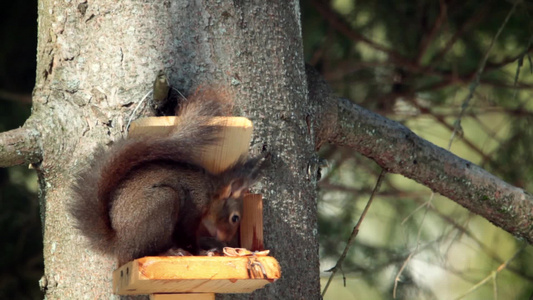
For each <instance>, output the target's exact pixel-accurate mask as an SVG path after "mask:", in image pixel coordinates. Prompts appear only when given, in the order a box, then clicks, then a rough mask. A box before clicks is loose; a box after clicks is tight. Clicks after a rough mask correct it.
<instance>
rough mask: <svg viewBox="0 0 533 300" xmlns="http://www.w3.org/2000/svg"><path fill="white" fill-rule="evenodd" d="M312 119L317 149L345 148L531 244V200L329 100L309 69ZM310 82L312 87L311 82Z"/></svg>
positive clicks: (400, 130) (397, 127)
mask: <svg viewBox="0 0 533 300" xmlns="http://www.w3.org/2000/svg"><path fill="white" fill-rule="evenodd" d="M307 73H308V77H309V79H308V80H309V83H310V89H309V93H310V96H309V97H310V99H311V101H312V103H321V104H320V108H321V110H319V111H318V115H317V118H316V121H315V123H316V130H317V133H316V137H317V145H320V144H322V143H325V142H331V143H333V144H335V145H337V146H346V147H350V148H352V149H355V150H356V151H357V152H360V153H361V154H363V155H365V156H366V157H369V158H371V159H373V160H374V161H376V163H378V164H379V165H380V166H381V167H383V168H384V169H386V170H387V171H388V172H392V173H399V174H402V175H404V176H406V177H408V178H411V179H414V180H415V181H417V182H419V183H421V184H423V185H425V186H427V187H429V188H431V189H432V190H433V191H435V192H437V193H440V194H442V195H444V196H446V197H448V198H450V199H452V200H454V201H455V202H457V203H458V204H460V205H462V206H464V207H465V208H467V209H468V210H470V211H471V212H473V213H476V214H478V215H480V216H482V217H484V218H485V219H487V220H489V221H490V222H492V223H494V224H495V225H496V226H498V227H501V228H502V229H504V230H506V231H507V232H509V233H511V234H513V235H514V236H516V237H517V238H520V239H525V240H527V241H528V242H529V243H530V244H533V196H532V195H531V194H529V193H527V192H525V191H524V190H522V189H520V188H517V187H514V186H512V185H510V184H508V183H506V182H504V181H503V180H501V179H499V178H497V177H496V176H494V175H492V174H490V173H489V172H487V171H485V170H483V169H482V168H480V167H479V166H477V165H475V164H473V163H471V162H469V161H467V160H464V159H462V158H460V157H458V156H456V155H454V154H453V153H451V152H449V151H447V150H445V149H442V148H440V147H438V146H436V145H434V144H432V143H430V142H428V141H427V140H425V139H422V138H420V137H418V136H417V135H415V134H414V133H413V132H412V131H411V130H409V129H408V128H407V127H405V126H403V125H402V124H400V123H398V122H395V121H392V120H389V119H387V118H384V117H382V116H380V115H378V114H376V113H373V112H371V111H368V110H366V109H364V108H362V107H360V106H358V105H355V104H353V103H352V102H351V101H349V100H347V99H338V98H335V97H334V96H333V93H332V92H331V91H330V90H329V88H328V87H327V85H326V83H325V82H324V81H323V80H321V79H320V77H319V76H318V75H317V74H316V72H314V71H313V70H311V69H309V68H308V70H307ZM311 83H312V84H311Z"/></svg>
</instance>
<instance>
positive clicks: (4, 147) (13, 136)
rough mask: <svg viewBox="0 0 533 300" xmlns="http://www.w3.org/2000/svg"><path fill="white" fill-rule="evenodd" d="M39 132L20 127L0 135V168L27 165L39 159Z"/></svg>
mask: <svg viewBox="0 0 533 300" xmlns="http://www.w3.org/2000/svg"><path fill="white" fill-rule="evenodd" d="M39 142H40V137H39V131H38V130H36V129H34V128H28V127H22V128H17V129H13V130H10V131H6V132H2V133H0V167H9V166H15V165H20V164H23V163H26V164H29V163H33V162H36V161H39V160H40V159H41V149H40V148H39Z"/></svg>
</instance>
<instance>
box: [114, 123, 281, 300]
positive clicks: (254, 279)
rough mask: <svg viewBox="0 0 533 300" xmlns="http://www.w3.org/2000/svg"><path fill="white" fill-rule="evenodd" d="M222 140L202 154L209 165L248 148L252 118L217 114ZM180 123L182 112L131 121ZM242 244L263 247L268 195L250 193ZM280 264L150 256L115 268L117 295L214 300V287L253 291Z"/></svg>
mask: <svg viewBox="0 0 533 300" xmlns="http://www.w3.org/2000/svg"><path fill="white" fill-rule="evenodd" d="M211 123H212V124H213V125H216V126H221V127H222V128H223V129H222V130H221V142H220V143H219V144H217V145H213V146H212V147H209V148H207V149H206V151H204V152H203V153H202V154H201V156H200V157H198V159H199V160H200V161H201V164H202V166H203V167H204V168H206V169H207V170H209V171H210V172H212V173H215V174H216V173H219V172H222V171H224V170H225V169H226V168H228V167H229V166H231V165H232V164H233V163H234V162H235V161H236V160H237V159H238V158H239V157H240V156H241V155H243V154H246V153H247V152H248V145H249V143H250V139H251V135H252V129H253V127H252V122H251V121H250V120H248V119H246V118H243V117H215V118H213V120H212V122H211ZM173 126H179V117H149V118H143V119H140V120H137V121H135V122H133V123H132V124H131V127H130V132H129V135H130V137H131V136H139V135H146V134H148V135H155V134H157V135H165V134H169V132H170V131H171V129H172V127H173ZM240 242H241V247H242V248H246V249H248V250H251V251H261V250H264V247H263V201H262V196H261V195H258V194H247V195H245V196H244V201H243V215H242V220H241V225H240ZM280 276H281V269H280V266H279V263H278V262H277V261H276V259H275V258H273V257H270V256H239V257H230V256H147V257H143V258H138V259H135V260H133V261H130V262H128V263H126V264H124V265H123V266H121V267H119V268H118V269H117V270H115V271H114V272H113V292H114V293H115V294H118V295H145V294H150V299H153V300H180V299H189V300H214V299H215V293H251V292H253V291H255V290H256V289H259V288H262V287H264V286H265V285H266V284H268V283H271V282H274V281H276V280H277V279H279V278H280Z"/></svg>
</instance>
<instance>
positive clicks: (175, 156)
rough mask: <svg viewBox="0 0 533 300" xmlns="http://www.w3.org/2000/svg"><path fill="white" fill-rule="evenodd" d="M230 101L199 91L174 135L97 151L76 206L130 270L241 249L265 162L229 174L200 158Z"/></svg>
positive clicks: (76, 190) (92, 238)
mask: <svg viewBox="0 0 533 300" xmlns="http://www.w3.org/2000/svg"><path fill="white" fill-rule="evenodd" d="M227 98H228V97H227V96H224V95H221V94H217V92H215V91H210V90H207V91H201V92H196V93H195V95H193V96H192V97H190V98H189V99H188V101H187V102H186V103H185V104H184V105H182V106H181V107H180V108H179V109H178V116H179V117H180V123H179V125H178V126H176V127H174V128H173V129H172V131H171V132H170V133H169V134H168V135H166V136H138V137H132V138H129V139H123V140H120V141H118V142H116V143H114V144H113V145H112V146H111V147H110V148H109V149H108V150H103V149H99V150H97V152H96V154H95V156H94V159H93V161H92V164H91V166H90V167H89V168H87V169H85V170H83V171H82V172H81V174H79V176H78V178H77V180H76V181H75V184H74V185H73V189H72V190H73V201H72V202H71V203H70V207H69V211H70V214H71V215H72V216H73V217H74V220H75V227H77V228H78V229H79V230H80V232H81V233H82V234H83V235H85V236H86V237H87V238H88V241H89V244H90V246H91V247H92V248H93V249H95V250H97V251H99V252H101V253H104V254H111V255H114V256H116V258H117V259H118V262H119V265H122V264H124V263H126V262H128V261H130V260H133V259H136V258H139V257H143V256H148V255H164V254H168V253H170V254H173V253H178V252H179V251H181V250H185V251H187V252H190V253H193V254H198V253H200V252H201V251H205V250H210V249H213V248H214V249H217V250H218V251H220V249H221V248H222V247H223V246H226V245H228V246H234V247H235V246H237V245H236V243H237V241H238V235H237V231H238V228H239V224H240V219H241V214H242V196H243V192H244V190H246V189H247V188H248V187H250V186H251V185H252V184H253V183H254V182H256V181H257V180H258V179H259V177H260V174H261V173H262V170H263V169H264V166H265V164H264V162H265V156H264V155H263V156H259V157H255V158H247V157H241V158H240V159H239V160H238V161H237V162H236V163H235V164H234V165H233V166H232V167H230V168H229V169H227V170H226V171H223V172H222V173H221V174H211V173H210V172H209V171H207V170H206V169H204V168H203V167H201V166H200V164H199V162H198V153H199V152H201V151H202V149H204V147H205V146H207V145H210V144H213V143H216V142H217V141H218V136H219V135H218V133H219V132H220V130H221V127H219V126H207V123H208V121H209V118H211V117H213V116H223V115H228V113H229V112H230V111H231V101H229V100H227ZM176 249H179V250H176ZM176 251H178V252H176ZM179 253H183V252H179Z"/></svg>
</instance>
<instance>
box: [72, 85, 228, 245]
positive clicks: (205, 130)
mask: <svg viewBox="0 0 533 300" xmlns="http://www.w3.org/2000/svg"><path fill="white" fill-rule="evenodd" d="M231 109H232V102H231V100H230V97H228V96H227V94H226V93H224V92H222V93H221V92H218V91H214V90H200V91H197V92H196V93H195V94H194V95H193V96H191V97H190V98H189V99H188V100H187V101H186V103H184V104H183V105H182V106H181V108H180V110H179V111H178V115H179V117H180V122H179V125H178V126H176V128H175V129H174V130H173V131H172V132H171V133H170V134H168V135H165V136H139V137H134V138H130V139H124V140H121V141H118V142H116V143H114V144H113V145H112V146H111V147H110V148H109V149H107V150H104V149H103V148H101V149H99V150H97V152H96V154H95V156H94V159H93V163H92V165H91V166H90V167H89V168H88V169H86V170H85V171H83V172H82V173H81V174H80V175H79V177H78V179H77V181H76V183H75V185H74V188H73V197H74V199H73V201H72V202H71V205H70V207H69V210H70V213H71V215H72V216H73V217H74V219H75V221H76V227H77V228H78V229H79V230H80V231H81V232H82V233H83V234H84V235H85V236H86V237H87V238H88V239H89V240H90V242H91V245H92V246H93V248H95V249H96V250H99V251H101V252H104V253H113V252H114V248H115V247H114V246H115V245H114V240H115V231H114V230H113V228H112V226H111V219H110V216H109V209H110V207H111V201H112V198H113V193H114V191H115V190H116V189H117V188H118V186H119V185H120V183H121V181H122V180H123V179H124V178H125V177H126V176H127V175H128V174H129V173H130V171H131V170H132V169H134V168H136V167H139V166H141V165H143V164H145V163H147V162H150V161H156V160H158V161H160V160H168V161H176V162H183V163H188V164H190V163H193V164H194V163H196V161H195V158H196V157H198V153H199V152H201V151H202V150H203V149H204V147H205V146H206V145H209V144H213V143H215V142H216V141H217V139H218V132H219V130H220V128H219V127H217V126H206V125H207V123H208V121H209V119H210V117H213V116H223V115H229V114H230V113H231Z"/></svg>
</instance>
